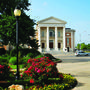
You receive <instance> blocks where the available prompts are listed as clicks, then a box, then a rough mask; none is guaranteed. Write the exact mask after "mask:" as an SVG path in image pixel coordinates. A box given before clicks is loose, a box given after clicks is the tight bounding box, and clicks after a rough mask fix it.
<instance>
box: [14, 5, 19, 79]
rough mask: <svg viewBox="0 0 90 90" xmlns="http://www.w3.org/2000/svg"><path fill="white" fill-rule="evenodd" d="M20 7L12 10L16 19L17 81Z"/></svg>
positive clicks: (17, 75) (17, 76)
mask: <svg viewBox="0 0 90 90" xmlns="http://www.w3.org/2000/svg"><path fill="white" fill-rule="evenodd" d="M19 9H20V7H19V5H17V7H16V8H15V10H14V15H15V17H16V50H17V72H16V79H17V80H18V79H19V77H20V74H19V68H18V19H19V16H20V15H21V10H19Z"/></svg>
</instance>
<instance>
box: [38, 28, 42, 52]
mask: <svg viewBox="0 0 90 90" xmlns="http://www.w3.org/2000/svg"><path fill="white" fill-rule="evenodd" d="M38 42H39V45H40V47H39V48H38V50H39V51H40V52H41V51H42V49H41V32H40V27H38Z"/></svg>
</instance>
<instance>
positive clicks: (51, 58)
mask: <svg viewBox="0 0 90 90" xmlns="http://www.w3.org/2000/svg"><path fill="white" fill-rule="evenodd" d="M44 55H45V56H46V57H49V59H50V60H53V59H56V58H55V57H53V56H52V55H51V54H50V53H46V54H44Z"/></svg>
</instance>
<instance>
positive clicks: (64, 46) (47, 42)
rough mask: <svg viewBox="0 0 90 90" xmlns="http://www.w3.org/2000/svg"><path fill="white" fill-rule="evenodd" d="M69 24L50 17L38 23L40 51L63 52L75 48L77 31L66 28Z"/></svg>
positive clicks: (37, 35) (37, 34) (37, 33)
mask: <svg viewBox="0 0 90 90" xmlns="http://www.w3.org/2000/svg"><path fill="white" fill-rule="evenodd" d="M66 23H67V22H66V21H63V20H60V19H58V18H55V17H49V18H46V19H43V20H41V21H39V22H37V26H36V29H37V31H36V38H37V39H38V40H39V43H38V44H39V45H40V47H39V51H40V52H42V51H50V50H56V51H58V50H61V51H62V50H63V51H73V50H74V48H75V30H73V29H71V28H65V24H66Z"/></svg>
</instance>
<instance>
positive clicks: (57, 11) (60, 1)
mask: <svg viewBox="0 0 90 90" xmlns="http://www.w3.org/2000/svg"><path fill="white" fill-rule="evenodd" d="M29 2H30V3H31V6H30V7H29V8H30V11H28V12H27V14H28V15H30V18H32V19H35V20H36V21H39V20H42V19H45V18H48V17H50V16H54V17H56V18H59V19H61V20H64V21H66V22H67V24H66V28H72V29H75V30H76V33H75V43H76V44H77V43H81V42H82V43H83V42H84V43H86V44H88V43H90V0H29Z"/></svg>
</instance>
